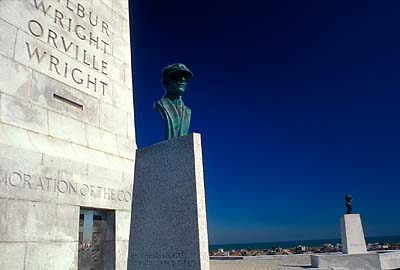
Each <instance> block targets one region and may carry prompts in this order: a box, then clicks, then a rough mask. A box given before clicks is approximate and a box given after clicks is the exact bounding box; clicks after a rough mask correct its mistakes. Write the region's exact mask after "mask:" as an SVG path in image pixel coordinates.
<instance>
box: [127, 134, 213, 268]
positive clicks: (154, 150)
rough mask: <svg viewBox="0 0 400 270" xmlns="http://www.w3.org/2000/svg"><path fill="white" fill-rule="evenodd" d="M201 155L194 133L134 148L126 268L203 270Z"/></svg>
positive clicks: (205, 248)
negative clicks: (134, 163) (133, 172)
mask: <svg viewBox="0 0 400 270" xmlns="http://www.w3.org/2000/svg"><path fill="white" fill-rule="evenodd" d="M201 155H202V154H201V142H200V135H199V134H190V135H187V136H184V137H178V138H176V139H173V140H168V141H164V142H162V143H159V144H155V145H152V146H149V147H146V148H143V149H140V150H138V151H137V154H136V166H135V181H134V196H133V202H132V217H131V233H130V239H129V262H128V269H129V270H131V269H137V270H144V269H145V270H150V269H151V270H156V269H157V270H164V269H175V270H180V269H182V270H183V269H185V270H189V269H199V270H200V269H203V270H208V269H209V258H208V237H207V226H206V224H207V223H206V212H205V198H204V179H203V173H202V170H203V166H202V158H201ZM177 161H178V162H177ZM160 243H162V245H160Z"/></svg>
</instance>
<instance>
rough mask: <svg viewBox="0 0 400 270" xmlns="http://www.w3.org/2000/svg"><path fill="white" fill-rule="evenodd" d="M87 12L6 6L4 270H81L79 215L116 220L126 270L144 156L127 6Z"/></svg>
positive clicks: (99, 5)
mask: <svg viewBox="0 0 400 270" xmlns="http://www.w3.org/2000/svg"><path fill="white" fill-rule="evenodd" d="M78 2H79V5H80V6H81V7H80V8H82V7H83V8H84V10H85V11H84V12H80V11H78ZM78 2H77V1H72V0H71V1H64V0H62V1H54V0H40V1H34V0H0V32H1V34H0V67H1V69H0V250H1V251H2V252H0V262H1V263H0V270H3V269H7V270H10V269H18V270H21V269H22V270H28V269H29V270H30V269H67V270H71V269H77V266H78V235H79V233H78V228H79V226H78V223H79V208H80V207H86V208H101V209H111V210H115V217H116V221H115V223H116V224H117V226H116V232H115V233H116V243H115V250H116V258H115V262H116V269H120V270H126V266H127V252H128V238H129V223H130V208H131V199H132V195H131V194H132V181H133V169H134V161H135V151H136V142H135V130H134V129H135V127H134V119H133V90H132V75H131V59H130V39H129V37H130V33H129V14H128V0H79V1H78ZM42 4H43V6H41V5H42ZM90 13H92V14H93V15H95V16H98V24H97V25H93V22H92V23H91V22H90V21H89V14H90ZM60 14H61V15H60ZM60 16H62V18H61V19H60ZM56 17H58V18H56ZM69 19H71V20H69ZM61 21H62V22H63V23H62V22H61ZM103 21H104V23H105V24H106V25H103ZM60 22H61V23H60ZM69 22H70V23H71V28H70V29H68V27H67V25H68V23H69ZM76 27H78V28H76ZM105 28H106V29H107V30H105ZM76 30H78V31H76ZM83 35H84V36H85V38H83ZM90 37H92V39H91V38H90ZM97 38H99V46H96V39H97ZM102 41H104V42H106V43H107V44H108V45H104V43H102ZM103 45H104V46H106V47H107V48H106V50H104V47H103ZM78 47H79V48H78ZM35 50H36V52H37V53H38V54H37V55H35ZM74 68H75V69H76V70H75V73H74V75H75V77H74V76H73V75H72V70H73V69H74ZM88 76H90V77H88ZM81 81H82V82H81ZM90 81H91V82H92V83H91V82H90ZM100 81H102V82H104V83H107V87H106V88H104V89H105V91H102V90H103V89H102V88H101V86H102V84H100ZM94 83H95V84H96V89H95V88H94ZM54 95H57V96H61V97H62V98H65V99H68V100H70V101H72V103H71V102H66V101H65V100H64V101H63V100H60V99H59V98H58V99H57V98H55V96H54ZM74 103H75V105H72V104H74ZM77 104H78V105H79V106H77ZM46 178H48V179H50V180H48V179H47V180H46ZM42 184H43V185H42ZM3 251H4V252H3ZM13 262H14V263H13Z"/></svg>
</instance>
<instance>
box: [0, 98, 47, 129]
mask: <svg viewBox="0 0 400 270" xmlns="http://www.w3.org/2000/svg"><path fill="white" fill-rule="evenodd" d="M0 121H2V122H3V123H7V124H10V125H14V126H17V127H21V128H24V129H28V130H31V131H35V132H39V133H42V134H48V125H47V111H46V110H45V109H43V108H41V107H39V106H35V105H32V104H30V103H28V102H26V101H23V100H19V99H16V98H14V97H11V96H8V95H4V94H0Z"/></svg>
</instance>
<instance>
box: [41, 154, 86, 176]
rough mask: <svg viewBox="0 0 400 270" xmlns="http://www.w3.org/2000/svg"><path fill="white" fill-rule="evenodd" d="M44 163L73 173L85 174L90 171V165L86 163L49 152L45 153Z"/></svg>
mask: <svg viewBox="0 0 400 270" xmlns="http://www.w3.org/2000/svg"><path fill="white" fill-rule="evenodd" d="M42 165H43V166H46V167H50V168H53V169H55V170H66V171H70V172H71V173H72V174H83V175H85V174H87V173H88V168H87V167H88V165H87V164H86V163H83V162H80V161H76V160H71V159H67V158H63V157H56V156H53V155H48V154H43V157H42Z"/></svg>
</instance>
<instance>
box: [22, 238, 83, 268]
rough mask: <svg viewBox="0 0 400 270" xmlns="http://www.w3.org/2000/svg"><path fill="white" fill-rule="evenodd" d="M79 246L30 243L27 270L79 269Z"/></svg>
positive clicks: (75, 243) (56, 243) (71, 243)
mask: <svg viewBox="0 0 400 270" xmlns="http://www.w3.org/2000/svg"><path fill="white" fill-rule="evenodd" d="M77 246H78V242H44V243H43V242H42V243H37V242H29V243H28V244H27V254H26V263H25V269H65V270H73V269H77V266H78V249H77Z"/></svg>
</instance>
